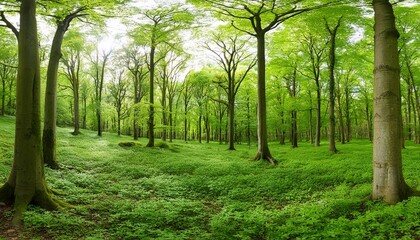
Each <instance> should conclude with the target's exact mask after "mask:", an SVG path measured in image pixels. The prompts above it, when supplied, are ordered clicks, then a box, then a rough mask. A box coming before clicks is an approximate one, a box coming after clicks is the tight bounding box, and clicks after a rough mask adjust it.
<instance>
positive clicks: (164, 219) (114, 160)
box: [0, 117, 420, 240]
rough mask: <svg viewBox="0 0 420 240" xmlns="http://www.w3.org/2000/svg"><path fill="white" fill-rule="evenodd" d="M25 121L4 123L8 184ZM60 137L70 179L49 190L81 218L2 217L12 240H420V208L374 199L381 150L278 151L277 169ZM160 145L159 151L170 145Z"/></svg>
mask: <svg viewBox="0 0 420 240" xmlns="http://www.w3.org/2000/svg"><path fill="white" fill-rule="evenodd" d="M13 131H14V119H13V118H10V117H0V183H2V182H5V181H6V179H7V176H8V174H9V172H10V169H11V164H12V158H13ZM70 132H71V129H67V128H59V129H58V138H57V145H58V148H57V159H58V161H59V163H60V165H61V166H62V168H61V169H60V170H50V169H46V178H47V181H48V184H49V187H50V188H52V189H54V190H57V191H59V192H61V193H62V195H59V196H57V197H58V198H59V199H61V200H64V201H66V202H68V203H70V204H72V205H74V206H76V208H75V209H66V210H61V211H53V212H49V211H45V210H43V209H40V208H38V207H36V206H30V208H29V209H28V211H27V212H26V214H25V219H24V228H23V229H22V230H21V231H20V232H16V231H14V230H13V228H11V227H10V225H9V220H10V217H11V216H12V210H11V208H10V207H8V208H7V207H5V206H0V239H87V240H93V239H171V240H174V239H200V240H205V239H209V240H210V239H223V240H225V239H226V240H230V239H232V240H233V239H238V240H243V239H250V240H251V239H415V240H418V239H420V198H418V197H413V198H410V199H408V200H406V201H403V202H401V203H399V204H396V205H394V206H389V205H386V204H383V203H381V202H375V201H363V199H365V198H366V196H368V195H369V194H370V191H371V181H372V163H371V159H372V145H371V143H370V142H368V141H361V140H354V141H352V142H350V143H348V144H344V145H341V144H338V145H337V147H338V149H339V151H340V152H339V153H338V154H332V153H330V152H329V151H328V144H327V142H323V143H322V146H321V147H318V148H315V147H313V146H311V145H310V144H308V143H299V144H300V145H299V148H296V149H292V148H291V147H290V146H289V145H284V146H281V145H279V144H278V143H271V144H270V150H271V152H272V154H273V156H275V157H276V158H277V160H278V161H279V164H278V165H277V166H271V165H268V164H266V163H264V162H255V161H251V160H250V159H251V158H252V157H253V156H254V155H255V154H256V145H255V144H254V145H252V146H247V145H244V144H242V145H236V147H237V150H236V151H228V150H226V149H227V145H223V144H222V145H220V144H218V143H208V144H207V143H202V144H199V143H197V142H189V143H184V142H182V141H175V142H173V143H168V144H167V145H168V146H167V147H166V146H165V144H160V143H159V145H161V147H156V148H146V147H145V145H146V143H147V141H146V139H140V140H139V141H136V142H135V143H136V144H135V145H134V146H131V147H127V146H123V147H122V146H120V143H126V142H134V141H133V140H132V139H131V137H129V136H121V137H118V136H116V135H115V134H111V133H105V134H104V136H103V137H97V136H96V134H95V132H90V131H82V134H81V135H79V136H73V135H71V134H70ZM158 142H159V141H158ZM406 145H407V146H406V149H404V150H403V157H404V175H405V179H406V181H407V183H408V184H409V185H410V186H418V184H419V183H420V174H419V173H420V162H419V161H420V146H418V145H417V146H416V145H414V144H412V143H409V142H407V143H406Z"/></svg>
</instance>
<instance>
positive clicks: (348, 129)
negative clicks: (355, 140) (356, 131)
mask: <svg viewBox="0 0 420 240" xmlns="http://www.w3.org/2000/svg"><path fill="white" fill-rule="evenodd" d="M344 91H345V95H346V97H345V99H346V104H345V105H346V110H345V115H346V139H347V142H350V139H351V119H350V89H349V86H346V88H345V90H344Z"/></svg>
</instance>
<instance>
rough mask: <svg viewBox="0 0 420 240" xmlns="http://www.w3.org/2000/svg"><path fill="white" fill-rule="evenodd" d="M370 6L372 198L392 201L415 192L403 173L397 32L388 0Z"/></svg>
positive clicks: (377, 0) (376, 0)
mask: <svg viewBox="0 0 420 240" xmlns="http://www.w3.org/2000/svg"><path fill="white" fill-rule="evenodd" d="M373 8H374V11H375V59H374V63H375V68H374V142H373V183H372V198H373V199H381V200H383V201H385V202H387V203H390V204H395V203H397V202H400V201H402V200H404V199H406V198H408V197H409V196H410V195H412V194H413V193H414V192H413V190H412V189H411V188H410V187H408V185H407V184H406V182H405V180H404V177H403V172H402V154H401V136H402V135H401V130H402V128H401V125H402V115H401V90H400V65H399V52H398V37H399V33H398V30H397V29H396V27H395V16H394V13H393V9H392V5H391V4H390V3H389V1H388V0H374V1H373ZM417 195H418V192H417Z"/></svg>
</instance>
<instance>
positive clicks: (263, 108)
mask: <svg viewBox="0 0 420 240" xmlns="http://www.w3.org/2000/svg"><path fill="white" fill-rule="evenodd" d="M257 61H258V65H257V66H258V114H257V115H258V117H257V118H258V153H257V156H256V157H255V160H266V161H268V162H270V163H272V164H275V163H277V161H276V160H275V159H274V158H273V157H272V156H271V153H270V149H269V148H268V135H267V100H266V96H265V34H264V33H260V34H259V35H258V36H257Z"/></svg>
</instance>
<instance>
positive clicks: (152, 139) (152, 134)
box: [146, 43, 156, 147]
mask: <svg viewBox="0 0 420 240" xmlns="http://www.w3.org/2000/svg"><path fill="white" fill-rule="evenodd" d="M155 50H156V48H155V46H154V43H152V47H151V48H150V63H149V64H150V65H149V66H150V80H149V81H150V83H149V84H150V89H149V95H150V96H149V102H150V106H149V120H148V121H147V123H148V126H149V142H148V143H147V145H146V147H154V146H155V106H154V104H155V100H154V98H155V97H154V95H155V87H154V81H155Z"/></svg>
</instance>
